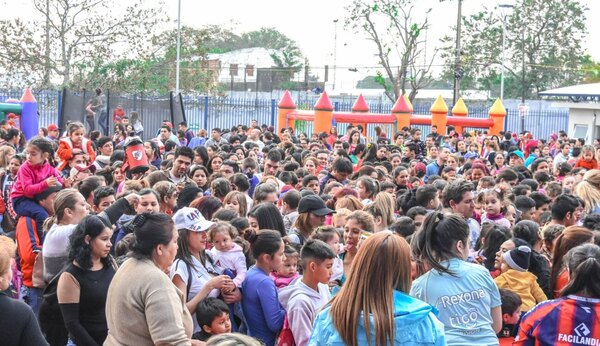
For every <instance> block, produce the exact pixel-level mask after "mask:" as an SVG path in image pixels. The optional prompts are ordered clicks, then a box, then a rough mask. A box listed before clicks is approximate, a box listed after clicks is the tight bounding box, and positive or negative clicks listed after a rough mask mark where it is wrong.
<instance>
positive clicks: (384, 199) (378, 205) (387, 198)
mask: <svg viewBox="0 0 600 346" xmlns="http://www.w3.org/2000/svg"><path fill="white" fill-rule="evenodd" d="M364 210H365V211H366V212H368V213H369V214H371V215H373V217H377V216H379V217H381V221H382V222H383V223H384V224H385V225H386V227H387V226H389V225H391V224H392V223H393V222H394V198H392V195H390V194H389V193H387V192H380V193H378V194H377V196H375V200H374V201H373V203H371V204H369V205H367V206H366V207H365V209H364Z"/></svg>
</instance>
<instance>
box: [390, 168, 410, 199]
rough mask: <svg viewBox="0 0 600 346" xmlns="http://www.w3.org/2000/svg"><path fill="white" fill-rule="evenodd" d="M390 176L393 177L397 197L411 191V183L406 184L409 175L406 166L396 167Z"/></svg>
mask: <svg viewBox="0 0 600 346" xmlns="http://www.w3.org/2000/svg"><path fill="white" fill-rule="evenodd" d="M392 176H393V177H394V184H395V185H396V195H397V196H399V195H400V194H401V193H400V192H403V191H406V190H410V189H412V185H411V183H409V182H408V178H409V177H410V174H409V173H408V168H407V167H406V166H402V165H400V166H398V167H396V168H395V169H394V172H392Z"/></svg>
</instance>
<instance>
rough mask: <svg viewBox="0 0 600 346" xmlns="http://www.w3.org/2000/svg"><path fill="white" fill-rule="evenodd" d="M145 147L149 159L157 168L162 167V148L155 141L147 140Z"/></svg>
mask: <svg viewBox="0 0 600 346" xmlns="http://www.w3.org/2000/svg"><path fill="white" fill-rule="evenodd" d="M144 149H145V150H146V156H148V161H150V164H151V165H152V166H154V167H156V168H160V163H161V161H162V160H161V159H160V148H159V147H158V144H156V142H155V141H145V142H144Z"/></svg>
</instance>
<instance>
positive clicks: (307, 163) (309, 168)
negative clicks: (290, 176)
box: [303, 156, 319, 175]
mask: <svg viewBox="0 0 600 346" xmlns="http://www.w3.org/2000/svg"><path fill="white" fill-rule="evenodd" d="M303 167H304V169H305V170H306V173H307V174H308V175H316V174H317V167H319V161H317V159H316V158H315V157H314V156H307V157H305V158H304V166H303Z"/></svg>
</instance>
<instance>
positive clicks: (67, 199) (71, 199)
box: [44, 189, 83, 232]
mask: <svg viewBox="0 0 600 346" xmlns="http://www.w3.org/2000/svg"><path fill="white" fill-rule="evenodd" d="M78 196H81V197H82V198H83V195H82V194H81V193H79V191H77V190H75V189H64V190H60V191H58V193H57V194H56V197H55V198H54V203H53V207H54V215H53V216H51V217H49V218H47V219H46V221H45V222H44V232H47V231H48V230H50V228H52V226H53V225H54V224H55V223H57V222H60V221H61V220H62V218H63V217H64V216H65V209H74V208H75V203H77V197H78Z"/></svg>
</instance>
